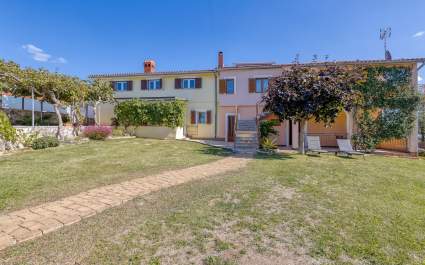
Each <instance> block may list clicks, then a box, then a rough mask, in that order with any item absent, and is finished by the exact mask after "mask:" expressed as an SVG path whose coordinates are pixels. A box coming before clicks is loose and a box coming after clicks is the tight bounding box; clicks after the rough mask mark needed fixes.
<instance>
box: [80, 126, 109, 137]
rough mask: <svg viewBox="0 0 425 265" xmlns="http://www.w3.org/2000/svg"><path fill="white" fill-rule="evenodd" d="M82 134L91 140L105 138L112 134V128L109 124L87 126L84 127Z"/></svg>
mask: <svg viewBox="0 0 425 265" xmlns="http://www.w3.org/2000/svg"><path fill="white" fill-rule="evenodd" d="M83 134H84V136H86V137H88V138H89V139H91V140H105V139H106V138H107V137H109V136H110V135H111V134H112V128H111V127H109V126H87V127H85V128H84V130H83Z"/></svg>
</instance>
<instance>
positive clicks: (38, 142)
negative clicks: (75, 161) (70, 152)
mask: <svg viewBox="0 0 425 265" xmlns="http://www.w3.org/2000/svg"><path fill="white" fill-rule="evenodd" d="M56 146H59V140H58V139H57V138H56V137H53V136H43V137H41V138H38V139H35V140H34V141H33V142H32V145H31V147H32V149H34V150H37V149H45V148H49V147H56Z"/></svg>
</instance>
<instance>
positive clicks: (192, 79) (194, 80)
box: [181, 78, 196, 89]
mask: <svg viewBox="0 0 425 265" xmlns="http://www.w3.org/2000/svg"><path fill="white" fill-rule="evenodd" d="M185 81H187V82H188V85H189V86H188V87H185ZM192 81H193V87H191V86H190V84H191V83H192ZM181 82H182V89H195V88H196V78H182V81H181Z"/></svg>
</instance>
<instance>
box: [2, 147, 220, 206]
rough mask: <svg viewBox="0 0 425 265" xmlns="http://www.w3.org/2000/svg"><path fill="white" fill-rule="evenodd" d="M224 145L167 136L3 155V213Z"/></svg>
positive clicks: (214, 152) (202, 156) (186, 161)
mask: <svg viewBox="0 0 425 265" xmlns="http://www.w3.org/2000/svg"><path fill="white" fill-rule="evenodd" d="M223 155H226V152H225V151H223V150H222V149H217V148H212V147H208V146H205V145H201V144H197V143H192V142H186V141H168V140H148V139H123V140H110V141H104V142H103V141H102V142H99V141H90V142H88V143H84V144H79V145H65V146H61V147H57V148H50V149H46V150H37V151H28V152H22V153H17V154H13V155H10V156H3V157H0V168H1V175H0V212H1V213H4V212H7V211H10V210H14V209H18V208H22V207H24V206H30V205H37V204H39V203H41V202H46V201H52V200H56V199H59V198H61V197H65V196H68V195H71V194H75V193H78V192H80V191H83V190H87V189H90V188H94V187H97V186H101V185H107V184H111V183H117V182H122V181H125V180H128V179H131V178H136V177H142V176H145V175H149V174H153V173H157V172H160V171H164V170H171V169H176V168H182V167H189V166H193V165H196V164H202V163H207V162H211V161H214V160H217V159H219V158H221V156H223Z"/></svg>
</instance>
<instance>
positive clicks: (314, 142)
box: [307, 136, 328, 154]
mask: <svg viewBox="0 0 425 265" xmlns="http://www.w3.org/2000/svg"><path fill="white" fill-rule="evenodd" d="M307 152H311V153H317V154H321V153H327V152H328V151H326V150H323V149H322V146H321V145H320V137H319V136H307Z"/></svg>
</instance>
